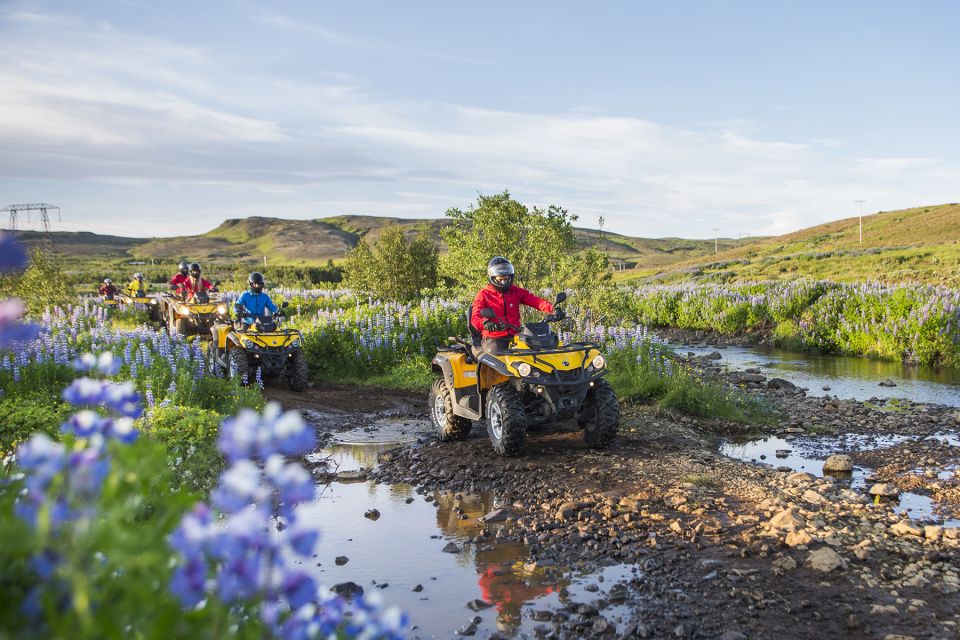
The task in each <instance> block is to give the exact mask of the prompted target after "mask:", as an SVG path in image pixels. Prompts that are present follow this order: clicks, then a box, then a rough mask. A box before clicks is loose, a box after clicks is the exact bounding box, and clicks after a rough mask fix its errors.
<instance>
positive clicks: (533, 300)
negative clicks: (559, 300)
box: [520, 289, 553, 313]
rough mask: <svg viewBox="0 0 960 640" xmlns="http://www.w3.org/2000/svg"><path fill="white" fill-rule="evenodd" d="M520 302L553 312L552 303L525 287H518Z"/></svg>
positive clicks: (545, 311)
mask: <svg viewBox="0 0 960 640" xmlns="http://www.w3.org/2000/svg"><path fill="white" fill-rule="evenodd" d="M520 302H522V303H523V304H525V305H527V306H528V307H533V308H534V309H540V311H543V312H544V313H553V303H551V302H550V301H549V300H544V299H543V298H541V297H540V296H535V295H533V294H532V293H530V292H529V291H527V290H526V289H520Z"/></svg>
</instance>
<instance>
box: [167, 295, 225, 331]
mask: <svg viewBox="0 0 960 640" xmlns="http://www.w3.org/2000/svg"><path fill="white" fill-rule="evenodd" d="M161 305H162V306H163V319H164V321H165V322H166V324H167V332H168V333H169V334H170V335H171V336H172V335H174V334H175V333H179V334H180V335H182V336H190V335H199V336H206V335H209V331H210V329H211V328H213V326H214V325H215V324H216V323H218V322H230V313H229V311H228V310H227V304H226V303H225V302H223V301H221V300H220V296H219V294H216V295H214V296H213V297H211V296H210V295H209V294H207V292H206V291H201V292H199V293H197V294H196V295H195V296H194V298H193V300H191V301H190V302H186V301H185V300H184V299H183V298H182V297H180V296H176V295H173V294H165V295H163V296H162V297H161Z"/></svg>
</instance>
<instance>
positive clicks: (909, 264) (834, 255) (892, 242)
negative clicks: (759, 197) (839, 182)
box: [622, 204, 960, 287]
mask: <svg viewBox="0 0 960 640" xmlns="http://www.w3.org/2000/svg"><path fill="white" fill-rule="evenodd" d="M708 258H709V259H706V258H704V257H699V258H693V259H689V260H684V261H681V262H677V263H675V264H672V265H669V267H668V268H644V267H639V268H637V269H634V270H632V271H628V272H625V273H623V274H622V277H623V278H629V279H636V280H638V281H658V282H673V281H683V280H689V279H694V280H700V281H718V282H727V281H743V280H768V279H785V278H796V277H799V276H806V277H812V278H823V279H829V280H837V281H857V280H859V281H862V280H877V281H881V282H908V281H913V282H923V283H927V284H940V285H946V286H951V287H960V205H958V204H946V205H939V206H930V207H917V208H914V209H903V210H899V211H883V212H879V213H876V214H872V215H867V216H864V217H863V242H862V243H861V242H860V238H859V224H858V219H857V218H856V217H854V218H846V219H843V220H837V221H834V222H828V223H826V224H821V225H817V226H815V227H809V228H807V229H801V230H800V231H796V232H793V233H789V234H786V235H782V236H776V237H772V238H764V239H760V240H757V241H756V242H752V243H750V244H749V245H743V246H737V247H732V248H726V249H724V250H723V251H721V252H720V253H719V254H717V255H715V256H709V257H708Z"/></svg>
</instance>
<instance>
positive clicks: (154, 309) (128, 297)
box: [120, 290, 163, 322]
mask: <svg viewBox="0 0 960 640" xmlns="http://www.w3.org/2000/svg"><path fill="white" fill-rule="evenodd" d="M120 302H122V303H123V304H142V305H144V306H145V307H146V308H147V311H148V312H149V313H150V320H152V321H153V322H162V321H163V312H162V311H160V300H159V298H158V297H157V296H155V295H152V296H151V295H147V292H146V291H143V290H140V291H134V292H132V293H121V294H120Z"/></svg>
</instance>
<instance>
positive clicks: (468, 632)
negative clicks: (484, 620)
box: [457, 620, 477, 636]
mask: <svg viewBox="0 0 960 640" xmlns="http://www.w3.org/2000/svg"><path fill="white" fill-rule="evenodd" d="M476 632H477V623H476V622H473V621H472V620H471V621H470V622H469V623H467V624H465V625H463V626H462V627H460V628H459V629H457V635H458V636H472V635H474V634H475V633H476Z"/></svg>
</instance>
